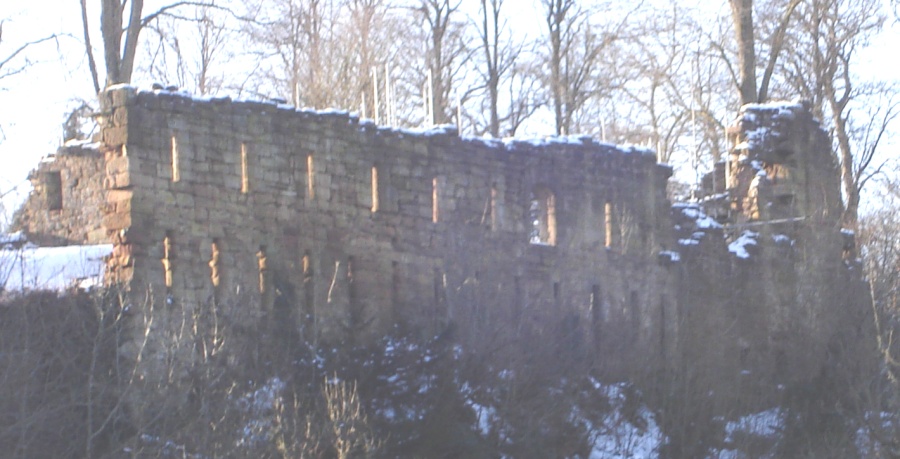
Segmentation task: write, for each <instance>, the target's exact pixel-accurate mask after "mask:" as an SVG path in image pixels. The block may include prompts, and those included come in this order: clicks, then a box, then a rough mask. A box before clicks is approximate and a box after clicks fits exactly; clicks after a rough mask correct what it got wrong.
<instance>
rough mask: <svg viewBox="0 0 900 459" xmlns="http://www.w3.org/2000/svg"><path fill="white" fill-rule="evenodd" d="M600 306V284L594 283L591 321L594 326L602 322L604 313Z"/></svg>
mask: <svg viewBox="0 0 900 459" xmlns="http://www.w3.org/2000/svg"><path fill="white" fill-rule="evenodd" d="M600 308H601V305H600V286H599V285H597V284H594V285H593V286H592V287H591V323H592V324H593V325H594V326H596V325H597V324H599V323H600V319H601V313H602V311H601V310H600Z"/></svg>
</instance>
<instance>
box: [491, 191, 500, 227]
mask: <svg viewBox="0 0 900 459" xmlns="http://www.w3.org/2000/svg"><path fill="white" fill-rule="evenodd" d="M498 194H499V192H498V191H497V184H494V185H492V186H491V231H497V195H498Z"/></svg>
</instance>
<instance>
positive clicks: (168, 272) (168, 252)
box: [161, 230, 175, 288]
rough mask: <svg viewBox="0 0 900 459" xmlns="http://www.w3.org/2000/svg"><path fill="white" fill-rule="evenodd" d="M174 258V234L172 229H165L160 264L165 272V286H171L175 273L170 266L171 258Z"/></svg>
mask: <svg viewBox="0 0 900 459" xmlns="http://www.w3.org/2000/svg"><path fill="white" fill-rule="evenodd" d="M174 259H175V234H174V232H173V231H172V230H167V231H166V237H165V238H163V257H162V260H161V261H162V265H163V271H164V273H165V283H166V288H172V284H173V283H174V282H173V281H174V279H175V275H174V272H173V267H172V260H174Z"/></svg>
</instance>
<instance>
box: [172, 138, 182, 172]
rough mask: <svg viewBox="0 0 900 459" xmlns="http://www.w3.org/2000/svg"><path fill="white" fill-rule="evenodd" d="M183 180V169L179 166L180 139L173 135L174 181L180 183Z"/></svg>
mask: <svg viewBox="0 0 900 459" xmlns="http://www.w3.org/2000/svg"><path fill="white" fill-rule="evenodd" d="M180 180H181V167H180V165H179V157H178V138H176V137H175V136H174V135H172V181H173V182H178V181H180Z"/></svg>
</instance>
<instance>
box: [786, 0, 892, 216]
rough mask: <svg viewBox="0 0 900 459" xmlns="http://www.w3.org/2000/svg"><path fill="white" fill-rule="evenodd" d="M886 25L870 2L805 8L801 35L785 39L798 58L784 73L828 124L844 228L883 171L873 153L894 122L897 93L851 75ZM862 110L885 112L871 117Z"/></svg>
mask: <svg viewBox="0 0 900 459" xmlns="http://www.w3.org/2000/svg"><path fill="white" fill-rule="evenodd" d="M885 19H886V18H885V15H884V14H883V12H882V11H881V9H880V3H879V2H877V1H874V0H865V1H848V0H815V1H811V2H806V3H804V4H803V7H802V8H800V9H799V10H798V20H799V27H798V29H799V30H797V31H796V33H794V34H793V35H792V36H790V37H789V39H791V40H792V43H791V44H792V46H793V48H794V49H795V50H796V51H797V52H795V53H792V54H791V59H790V60H789V61H788V62H785V69H784V71H783V73H784V74H785V75H786V77H787V79H788V83H789V84H790V86H791V87H792V88H794V89H795V91H797V92H800V93H801V94H803V95H804V96H805V97H809V99H810V100H811V102H812V106H813V110H814V111H815V114H816V116H818V117H819V118H820V119H823V120H827V121H828V125H829V127H830V129H831V131H832V137H833V142H834V147H835V150H836V152H837V155H838V160H839V162H840V168H841V183H842V188H843V194H844V200H845V212H844V217H843V224H844V225H845V226H847V227H850V228H853V227H855V225H856V221H857V219H858V214H859V203H860V193H861V191H862V189H863V187H864V186H865V185H866V183H867V182H868V181H869V179H870V178H871V177H872V176H873V175H876V174H878V173H879V172H880V171H881V169H882V167H883V162H882V161H880V160H879V157H878V154H877V151H878V148H879V146H880V145H881V143H882V142H881V141H882V139H883V138H884V134H885V132H886V131H887V129H888V128H889V126H890V124H891V123H892V122H893V121H894V119H895V117H896V110H897V103H898V101H897V100H896V98H895V97H894V96H893V94H895V88H893V87H892V86H891V85H886V84H883V83H879V82H877V81H876V80H869V81H865V80H863V79H862V78H861V77H860V76H859V74H857V72H856V71H855V68H856V67H857V65H858V64H857V62H858V53H859V51H860V49H861V48H862V47H863V46H865V45H866V44H867V42H868V40H869V39H870V38H871V37H872V36H873V35H874V34H875V33H877V32H878V31H880V30H881V27H882V25H883V23H884V21H885ZM876 104H877V105H876ZM865 105H870V106H872V107H876V106H880V107H884V108H883V109H878V110H876V111H873V109H871V108H870V109H864V108H862V107H864V106H865ZM861 108H862V109H861ZM857 114H861V116H857ZM867 115H870V116H867Z"/></svg>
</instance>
